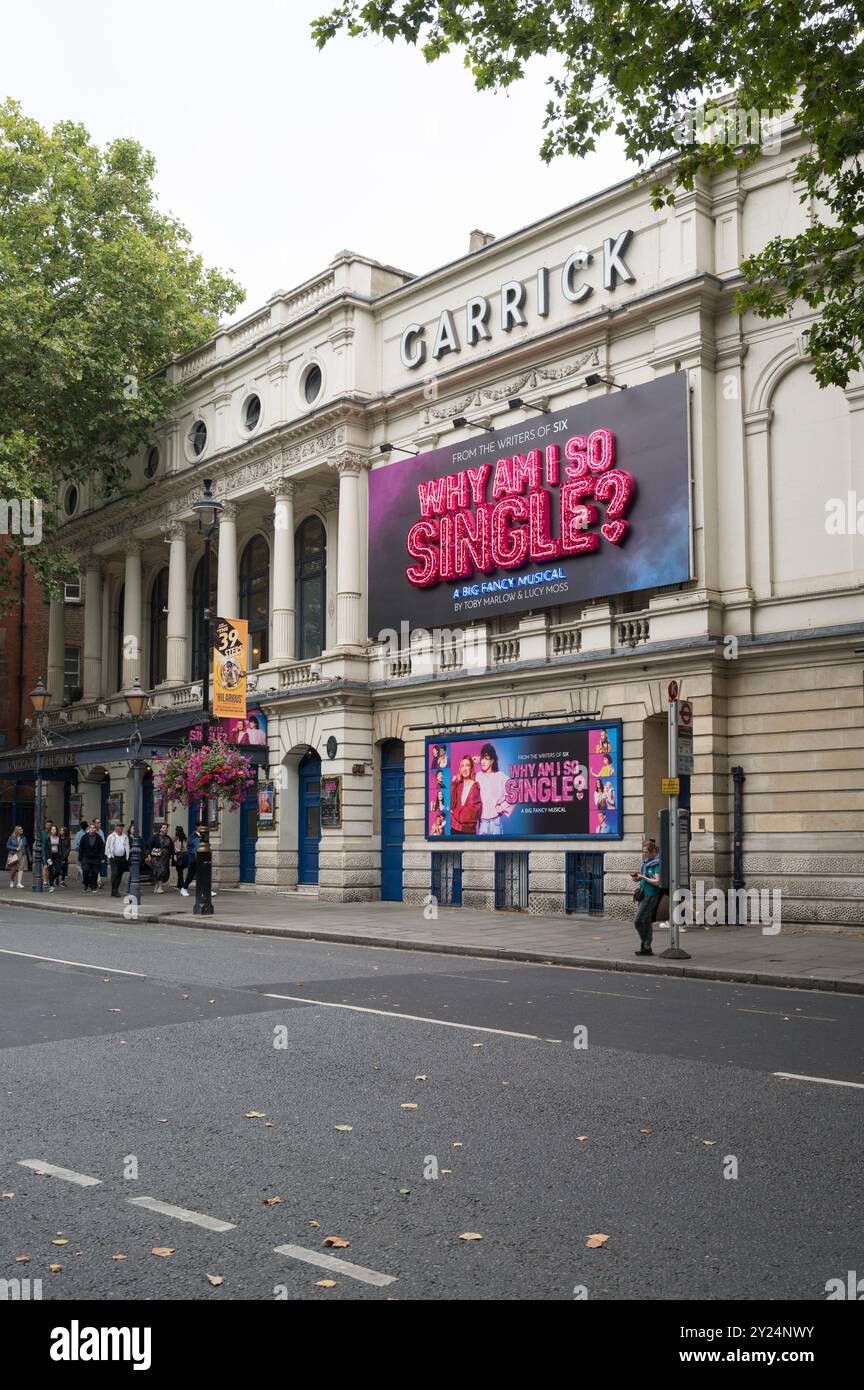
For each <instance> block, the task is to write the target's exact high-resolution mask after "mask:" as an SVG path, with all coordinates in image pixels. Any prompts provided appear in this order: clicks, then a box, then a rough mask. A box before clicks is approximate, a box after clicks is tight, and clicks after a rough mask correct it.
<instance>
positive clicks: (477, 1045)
mask: <svg viewBox="0 0 864 1390" xmlns="http://www.w3.org/2000/svg"><path fill="white" fill-rule="evenodd" d="M471 1046H472V1047H482V1046H483V1044H482V1043H472V1044H471Z"/></svg>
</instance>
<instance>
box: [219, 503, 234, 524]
mask: <svg viewBox="0 0 864 1390" xmlns="http://www.w3.org/2000/svg"><path fill="white" fill-rule="evenodd" d="M236 520H237V503H236V502H223V503H222V510H221V512H220V513H219V521H220V523H221V522H223V521H236Z"/></svg>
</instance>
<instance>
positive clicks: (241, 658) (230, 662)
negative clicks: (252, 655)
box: [213, 618, 249, 719]
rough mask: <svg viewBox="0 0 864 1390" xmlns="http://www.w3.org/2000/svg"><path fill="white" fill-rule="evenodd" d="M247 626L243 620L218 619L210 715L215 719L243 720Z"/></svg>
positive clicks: (247, 641)
mask: <svg viewBox="0 0 864 1390" xmlns="http://www.w3.org/2000/svg"><path fill="white" fill-rule="evenodd" d="M248 650H249V624H248V623H247V622H244V620H243V619H242V618H217V619H216V622H215V624H214V629H213V714H214V715H215V716H216V718H217V719H245V718H246V661H247V655H248Z"/></svg>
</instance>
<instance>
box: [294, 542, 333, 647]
mask: <svg viewBox="0 0 864 1390" xmlns="http://www.w3.org/2000/svg"><path fill="white" fill-rule="evenodd" d="M294 557H295V558H294V571H295V581H296V586H295V605H296V609H297V656H298V658H299V660H301V661H307V660H309V659H310V658H311V657H313V656H320V655H321V652H322V650H323V648H324V619H325V589H326V576H327V537H326V534H325V531H324V527H323V526H322V524H321V522H320V521H319V520H318V518H317V516H309V517H307V518H306V520H305V521H304V522H303V524H302V525H301V526H300V528H299V530H298V531H297V535H296V537H295V541H294Z"/></svg>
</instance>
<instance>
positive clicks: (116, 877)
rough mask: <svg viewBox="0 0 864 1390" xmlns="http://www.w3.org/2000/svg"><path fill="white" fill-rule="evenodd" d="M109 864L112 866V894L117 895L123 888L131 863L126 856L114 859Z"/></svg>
mask: <svg viewBox="0 0 864 1390" xmlns="http://www.w3.org/2000/svg"><path fill="white" fill-rule="evenodd" d="M108 862H109V864H110V866H111V892H112V893H116V892H117V890H118V889H120V888H122V887H123V875H124V874H125V873H126V870H127V869H128V868H129V861H128V859H127V858H126V855H125V854H124V855H121V857H120V858H119V859H118V858H116V857H112V858H111V859H109V861H108Z"/></svg>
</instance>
